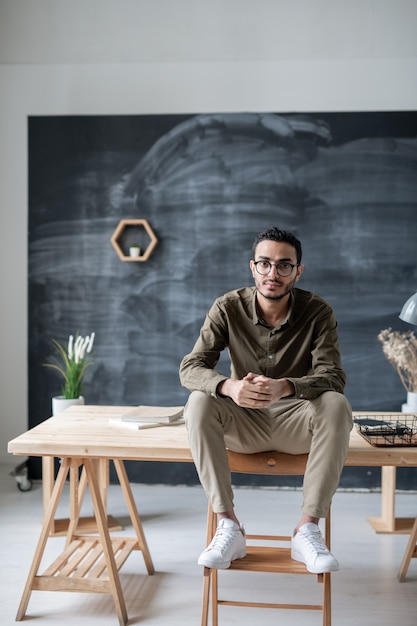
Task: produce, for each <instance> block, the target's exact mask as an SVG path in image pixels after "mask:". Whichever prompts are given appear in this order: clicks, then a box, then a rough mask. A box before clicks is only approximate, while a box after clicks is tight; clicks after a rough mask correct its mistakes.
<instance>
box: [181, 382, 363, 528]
mask: <svg viewBox="0 0 417 626" xmlns="http://www.w3.org/2000/svg"><path fill="white" fill-rule="evenodd" d="M184 417H185V422H186V426H187V431H188V437H189V441H190V448H191V453H192V455H193V459H194V463H195V466H196V469H197V473H198V476H199V479H200V482H201V484H202V486H203V489H204V490H205V492H206V495H207V497H208V498H209V501H210V503H211V505H212V507H213V511H214V512H216V513H221V512H224V511H230V510H231V509H233V490H232V484H231V473H230V469H229V465H228V461H227V453H226V448H228V449H230V450H233V451H235V452H243V453H254V452H267V451H270V450H277V451H278V452H286V453H288V454H304V453H307V452H308V453H309V457H308V462H307V467H306V472H305V475H304V482H303V505H302V511H303V512H304V513H306V514H307V515H310V516H311V517H319V518H322V517H325V516H326V515H327V512H328V510H329V506H330V503H331V500H332V497H333V494H334V492H335V491H336V489H337V486H338V484H339V481H340V475H341V473H342V469H343V465H344V461H345V459H346V455H347V452H348V447H349V436H350V431H351V429H352V424H353V421H352V409H351V406H350V404H349V402H348V400H347V399H346V397H345V396H344V395H342V394H340V393H336V392H334V391H326V392H324V393H323V394H321V395H320V396H319V397H318V398H316V399H314V400H299V399H294V398H284V399H282V400H280V401H279V402H278V404H277V405H274V407H273V408H270V409H267V410H252V409H244V408H241V407H239V406H237V405H236V404H235V403H234V402H233V400H231V399H230V398H214V397H212V396H208V395H206V394H205V393H203V392H201V391H193V392H192V393H191V394H190V397H189V400H188V402H187V405H186V407H185V411H184Z"/></svg>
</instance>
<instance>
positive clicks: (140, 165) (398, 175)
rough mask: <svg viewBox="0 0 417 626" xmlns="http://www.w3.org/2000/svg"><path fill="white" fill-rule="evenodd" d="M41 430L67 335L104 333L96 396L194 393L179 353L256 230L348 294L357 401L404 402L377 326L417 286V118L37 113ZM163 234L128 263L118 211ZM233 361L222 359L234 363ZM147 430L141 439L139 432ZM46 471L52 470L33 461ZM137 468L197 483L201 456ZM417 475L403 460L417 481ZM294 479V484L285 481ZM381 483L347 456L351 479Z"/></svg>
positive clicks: (170, 400) (239, 273) (348, 355)
mask: <svg viewBox="0 0 417 626" xmlns="http://www.w3.org/2000/svg"><path fill="white" fill-rule="evenodd" d="M28 126H29V128H28V134H29V426H30V427H31V426H34V425H35V424H37V423H39V422H40V421H41V420H43V419H45V417H47V416H49V415H50V405H51V397H52V396H53V395H56V394H58V393H59V392H60V385H61V381H60V379H59V378H57V377H55V376H54V375H53V373H52V372H51V370H48V369H46V368H43V367H42V363H44V362H45V361H47V360H48V359H49V357H50V356H51V354H52V353H53V348H52V343H51V340H52V338H56V339H58V340H59V341H62V342H65V341H66V340H67V338H68V335H69V334H71V333H75V332H77V331H78V332H79V333H81V334H83V335H84V334H89V333H90V332H92V331H95V333H96V343H95V350H94V364H93V365H92V366H91V367H90V368H89V369H88V370H87V376H86V382H85V396H86V401H87V403H89V404H103V405H104V404H115V405H118V404H126V405H135V404H164V405H169V404H183V403H185V402H186V399H187V395H188V392H187V391H186V390H185V389H183V388H181V386H180V384H179V379H178V366H179V363H180V361H181V359H182V357H183V355H184V354H186V353H187V352H189V351H190V350H191V348H192V345H193V343H194V341H195V339H196V337H197V334H198V331H199V328H200V326H201V323H202V321H203V318H204V315H205V313H206V311H207V310H208V308H209V306H210V305H211V303H212V301H213V300H214V298H216V297H217V296H218V295H221V294H222V293H224V292H226V291H228V290H230V289H234V288H236V287H240V286H242V285H247V284H251V282H252V280H251V275H250V272H249V260H250V258H251V254H250V250H251V245H252V241H253V238H254V236H255V234H256V233H257V232H259V231H261V230H264V229H265V228H268V227H270V226H273V225H276V226H278V227H280V228H283V229H288V230H291V231H293V232H294V233H295V234H296V235H297V236H298V237H299V238H300V239H301V240H302V243H303V249H304V257H303V260H304V263H305V271H304V273H303V277H302V279H301V282H300V287H302V288H304V289H308V290H311V291H315V292H317V293H318V294H320V295H321V296H323V297H324V298H325V299H327V300H328V302H329V303H330V304H331V305H332V306H333V308H334V310H335V313H336V316H337V318H338V322H339V334H340V341H341V348H342V355H343V363H344V367H345V369H346V371H347V374H348V385H347V388H346V394H347V396H348V398H349V399H350V401H351V403H352V406H353V408H354V409H356V410H376V411H378V410H384V411H389V410H394V411H398V410H401V404H402V403H403V402H405V395H406V394H405V390H404V389H403V387H402V386H401V383H400V380H399V378H398V376H397V374H396V372H395V371H394V369H393V368H392V366H391V365H390V364H389V363H388V362H387V361H386V359H385V357H384V356H383V354H382V350H381V345H380V344H379V342H378V340H377V335H378V333H379V331H380V330H381V329H383V328H387V327H389V326H391V327H392V328H395V329H399V330H406V329H407V330H409V329H410V327H409V326H408V325H406V324H404V323H402V322H401V321H400V320H399V319H398V313H399V311H400V309H401V306H402V304H403V303H404V301H405V300H406V299H407V298H408V297H409V296H410V295H411V294H412V293H414V292H415V291H416V289H417V258H416V256H417V255H416V249H417V246H416V241H417V220H416V209H417V175H416V173H417V167H416V166H417V139H416V136H417V115H416V113H415V112H395V113H392V112H390V113H381V112H379V113H337V114H336V113H335V114H329V113H316V114H274V113H271V114H268V113H259V114H258V113H235V114H210V115H158V116H152V115H134V116H62V117H61V116H58V117H30V118H29V120H28ZM127 218H145V219H147V220H148V222H149V224H150V225H151V227H152V229H153V231H154V232H155V234H156V236H157V237H158V240H159V241H158V245H157V246H156V248H155V249H154V251H153V253H152V255H151V257H150V258H149V260H148V261H147V262H144V263H125V262H122V261H121V260H120V259H119V257H118V256H117V254H116V252H115V250H114V249H113V247H112V246H111V244H110V237H111V235H112V233H113V232H114V230H115V229H116V227H117V225H118V223H119V221H120V220H121V219H127ZM227 368H228V362H227V357H225V358H224V359H222V361H221V369H223V371H226V372H227ZM132 436H133V435H132ZM30 467H31V474H32V475H33V476H34V477H38V476H39V474H40V466H39V462H36V460H34V459H33V460H32V463H31V466H30ZM128 472H129V475H130V477H131V479H132V480H134V481H141V482H149V483H153V482H161V483H169V484H181V483H185V484H188V483H195V482H197V478H196V474H195V471H194V467H193V466H192V465H191V464H190V465H186V466H183V465H181V464H157V463H129V464H128ZM416 476H417V474H416V471H415V470H413V469H408V470H400V471H399V486H400V487H403V488H415V483H416ZM285 483H286V484H287V483H288V480H285ZM377 484H379V471H378V470H366V469H361V470H359V469H346V470H345V471H344V474H343V478H342V486H346V487H367V486H375V485H377Z"/></svg>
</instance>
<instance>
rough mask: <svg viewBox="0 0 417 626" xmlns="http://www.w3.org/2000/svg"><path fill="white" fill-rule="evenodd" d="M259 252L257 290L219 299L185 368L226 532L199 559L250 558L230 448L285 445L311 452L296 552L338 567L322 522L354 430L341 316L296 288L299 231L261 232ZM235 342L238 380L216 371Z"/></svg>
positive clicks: (211, 490) (309, 563) (211, 492)
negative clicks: (222, 355)
mask: <svg viewBox="0 0 417 626" xmlns="http://www.w3.org/2000/svg"><path fill="white" fill-rule="evenodd" d="M252 252H253V259H252V260H251V261H250V269H251V272H252V276H253V279H254V281H255V287H245V288H241V289H237V290H235V291H231V292H229V293H227V294H225V295H224V296H222V297H220V298H218V299H217V300H216V301H215V302H214V304H213V305H212V307H211V309H210V311H209V313H208V314H207V316H206V319H205V322H204V324H203V326H202V328H201V331H200V336H199V338H198V339H197V341H196V343H195V345H194V348H193V351H192V352H191V353H190V354H188V355H187V356H185V357H184V359H183V360H182V363H181V366H180V379H181V383H182V385H183V386H184V387H186V388H187V389H188V390H189V391H191V392H192V393H191V394H190V397H189V400H188V403H187V406H186V408H185V411H184V417H185V421H186V425H187V431H188V436H189V440H190V447H191V452H192V455H193V459H194V462H195V465H196V469H197V472H198V475H199V478H200V481H201V484H202V485H203V488H204V489H205V492H206V494H207V496H208V498H209V499H210V502H211V505H212V507H213V511H214V512H215V513H216V514H217V531H216V534H215V536H214V538H213V541H212V542H211V543H210V545H209V546H208V547H207V548H206V549H205V550H204V552H203V553H202V554H201V555H200V558H199V559H198V563H199V564H200V565H205V566H207V567H211V568H218V569H226V568H228V567H230V563H231V561H232V560H234V559H238V558H243V557H244V556H245V555H246V541H245V532H244V529H243V526H242V525H241V524H240V522H239V520H238V518H237V516H236V514H235V511H234V506H233V491H232V486H231V474H230V470H229V466H228V461H227V453H226V448H229V449H231V450H234V451H236V452H243V453H254V452H261V451H268V450H277V451H280V452H286V453H289V454H303V453H306V452H309V457H308V463H307V467H306V472H305V476H304V483H303V496H304V497H303V505H302V515H301V518H300V520H299V522H298V524H297V525H296V527H295V531H294V535H293V537H292V546H291V554H292V558H293V559H295V560H297V561H301V562H303V563H305V564H306V567H307V569H308V571H310V572H312V573H322V572H330V571H335V570H338V569H339V564H338V562H337V560H336V559H335V557H334V556H333V555H332V554H331V553H330V551H329V550H328V549H327V547H326V545H325V544H324V541H323V538H322V535H321V532H320V530H319V526H318V524H319V520H320V518H322V517H325V516H326V515H327V512H328V509H329V506H330V502H331V499H332V496H333V494H334V492H335V491H336V488H337V486H338V484H339V480H340V474H341V472H342V469H343V465H344V461H345V458H346V454H347V451H348V446H349V434H350V430H351V428H352V410H351V407H350V405H349V402H348V401H347V399H346V398H345V396H344V395H343V389H344V385H345V382H346V375H345V373H344V371H343V369H342V365H341V358H340V352H339V343H338V337H337V323H336V321H335V318H334V314H333V311H332V309H331V308H330V306H329V305H328V304H327V303H326V302H325V301H324V300H323V299H321V298H320V297H318V296H316V295H314V294H312V293H310V292H308V291H304V290H301V289H299V288H296V287H295V284H296V283H297V282H298V280H299V279H300V276H301V274H302V272H303V269H304V266H303V265H302V264H301V256H302V250H301V243H300V242H299V240H298V239H297V238H296V237H295V236H294V235H293V234H291V233H289V232H286V231H282V230H279V229H278V228H271V229H270V230H267V231H266V232H263V233H260V234H259V235H258V236H257V237H256V239H255V241H254V244H253V250H252ZM225 348H227V349H228V350H229V354H230V360H231V375H230V377H227V376H225V375H223V374H221V373H220V372H218V371H216V369H215V367H216V364H217V362H218V360H219V356H220V353H221V351H222V350H224V349H225Z"/></svg>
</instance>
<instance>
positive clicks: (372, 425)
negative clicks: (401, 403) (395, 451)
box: [354, 413, 417, 447]
mask: <svg viewBox="0 0 417 626" xmlns="http://www.w3.org/2000/svg"><path fill="white" fill-rule="evenodd" d="M354 422H355V425H356V428H357V430H358V432H359V434H360V435H361V436H362V437H363V438H364V439H366V441H367V442H368V443H370V444H371V445H373V446H377V447H383V446H387V447H389V446H391V447H399V446H417V414H415V413H403V414H401V415H398V413H397V414H395V415H389V414H387V413H384V414H383V415H377V414H373V415H369V416H366V415H364V416H362V417H356V418H355V419H354Z"/></svg>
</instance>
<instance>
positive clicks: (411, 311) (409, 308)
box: [400, 293, 417, 326]
mask: <svg viewBox="0 0 417 626" xmlns="http://www.w3.org/2000/svg"><path fill="white" fill-rule="evenodd" d="M400 320H403V322H408V323H409V324H414V325H415V326H417V293H415V294H414V295H413V296H411V298H408V300H407V302H406V303H405V304H404V306H403V308H402V311H401V313H400Z"/></svg>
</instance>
